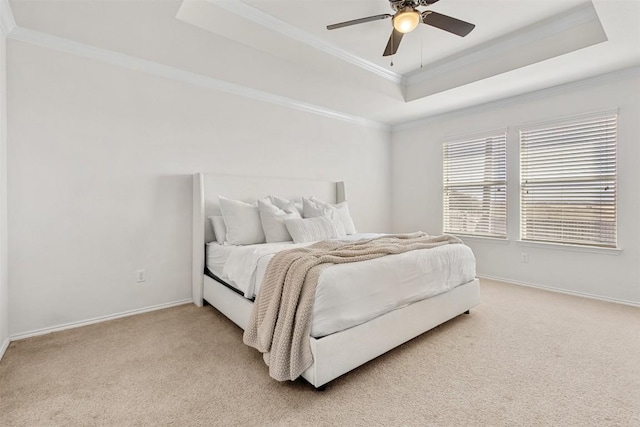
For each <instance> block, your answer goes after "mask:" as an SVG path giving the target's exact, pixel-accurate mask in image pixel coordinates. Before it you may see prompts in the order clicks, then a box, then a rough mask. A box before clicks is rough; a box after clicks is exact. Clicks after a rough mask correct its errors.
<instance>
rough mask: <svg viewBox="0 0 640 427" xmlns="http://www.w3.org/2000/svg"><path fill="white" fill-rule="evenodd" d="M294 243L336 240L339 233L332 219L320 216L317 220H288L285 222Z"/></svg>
mask: <svg viewBox="0 0 640 427" xmlns="http://www.w3.org/2000/svg"><path fill="white" fill-rule="evenodd" d="M284 223H285V225H286V226H287V230H289V234H291V237H292V238H293V242H294V243H305V242H315V241H316V240H326V239H334V238H336V237H338V232H337V230H336V227H335V225H334V222H333V221H332V220H331V218H329V217H326V216H318V217H315V218H287V219H285V220H284Z"/></svg>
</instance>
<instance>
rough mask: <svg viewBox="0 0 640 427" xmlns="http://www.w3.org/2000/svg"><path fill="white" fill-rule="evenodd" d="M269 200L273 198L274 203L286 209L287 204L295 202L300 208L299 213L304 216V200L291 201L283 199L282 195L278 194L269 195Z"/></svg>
mask: <svg viewBox="0 0 640 427" xmlns="http://www.w3.org/2000/svg"><path fill="white" fill-rule="evenodd" d="M269 200H271V203H273V204H274V205H276V206H277V207H279V208H280V209H284V208H285V207H286V206H287V205H289V203H293V205H294V206H295V207H296V209H297V210H298V213H299V214H300V216H302V202H301V201H298V202H295V201H293V200H292V201H289V200H287V199H283V198H282V197H278V196H269Z"/></svg>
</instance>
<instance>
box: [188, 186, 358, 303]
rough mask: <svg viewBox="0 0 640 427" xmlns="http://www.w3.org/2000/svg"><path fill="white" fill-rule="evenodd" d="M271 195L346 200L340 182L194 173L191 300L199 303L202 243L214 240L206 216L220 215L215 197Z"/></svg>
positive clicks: (203, 262) (234, 197)
mask: <svg viewBox="0 0 640 427" xmlns="http://www.w3.org/2000/svg"><path fill="white" fill-rule="evenodd" d="M268 195H274V196H279V197H283V198H286V199H299V198H300V197H301V196H315V197H317V198H319V199H321V200H325V201H327V202H330V203H338V202H341V201H343V200H346V192H345V187H344V183H343V182H332V181H319V180H310V179H300V178H274V177H260V176H241V175H219V174H205V173H197V174H195V175H194V176H193V261H192V262H193V269H192V285H193V289H192V296H193V302H194V303H195V304H196V305H198V306H202V286H203V275H204V268H205V259H204V258H205V253H204V251H205V243H208V242H210V241H212V240H213V239H214V236H213V229H212V227H211V224H210V222H209V220H208V218H209V217H210V216H212V215H220V207H219V206H218V196H225V197H228V198H230V199H235V200H243V201H246V202H253V201H255V200H257V199H259V198H261V197H265V196H268Z"/></svg>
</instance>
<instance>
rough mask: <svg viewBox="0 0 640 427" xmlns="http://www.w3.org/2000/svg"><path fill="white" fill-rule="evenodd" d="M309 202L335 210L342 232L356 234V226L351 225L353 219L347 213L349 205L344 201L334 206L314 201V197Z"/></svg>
mask: <svg viewBox="0 0 640 427" xmlns="http://www.w3.org/2000/svg"><path fill="white" fill-rule="evenodd" d="M311 200H313V201H314V202H316V203H318V204H320V205H321V206H326V207H329V208H333V209H335V210H336V212H338V218H340V221H342V225H343V226H344V231H345V232H346V233H347V234H356V226H355V224H354V223H353V218H351V214H350V213H349V205H348V204H347V201H346V200H345V201H343V202H340V203H337V204H335V205H332V204H330V203H325V202H323V201H321V200H318V199H316V198H315V197H311Z"/></svg>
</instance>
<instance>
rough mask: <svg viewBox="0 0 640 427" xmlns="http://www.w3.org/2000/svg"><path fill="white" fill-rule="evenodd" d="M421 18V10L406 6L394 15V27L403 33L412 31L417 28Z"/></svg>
mask: <svg viewBox="0 0 640 427" xmlns="http://www.w3.org/2000/svg"><path fill="white" fill-rule="evenodd" d="M421 20H422V15H420V12H418V11H417V10H415V9H411V8H406V9H405V10H403V11H400V12H398V13H397V14H396V16H394V17H393V28H395V29H396V30H397V31H399V32H401V33H410V32H411V31H413V30H415V29H416V27H417V26H418V24H419V23H420V21H421Z"/></svg>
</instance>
